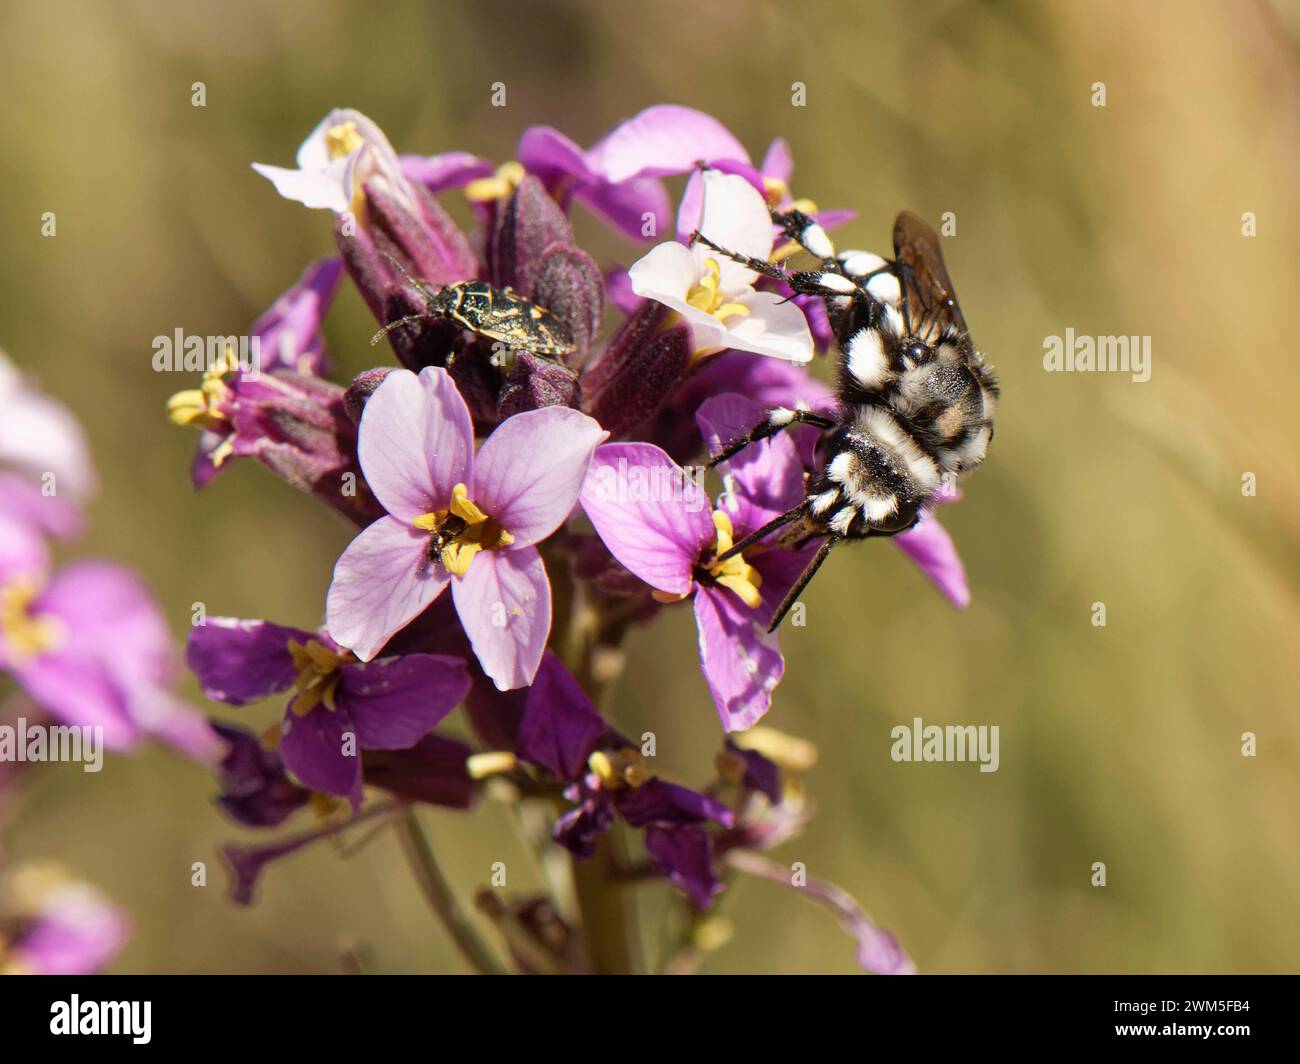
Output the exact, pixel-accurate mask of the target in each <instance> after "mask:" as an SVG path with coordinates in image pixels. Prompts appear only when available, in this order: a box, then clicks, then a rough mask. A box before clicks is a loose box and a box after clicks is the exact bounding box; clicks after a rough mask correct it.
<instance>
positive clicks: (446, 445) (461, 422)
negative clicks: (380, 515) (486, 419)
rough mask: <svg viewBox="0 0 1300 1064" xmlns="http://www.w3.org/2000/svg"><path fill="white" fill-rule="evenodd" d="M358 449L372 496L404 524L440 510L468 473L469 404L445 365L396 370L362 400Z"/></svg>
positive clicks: (471, 446) (471, 452) (470, 457)
mask: <svg viewBox="0 0 1300 1064" xmlns="http://www.w3.org/2000/svg"><path fill="white" fill-rule="evenodd" d="M357 454H358V457H359V458H360V460H361V469H362V471H363V472H364V473H365V475H366V483H367V484H369V485H370V489H371V491H373V492H374V493H375V497H376V498H377V499H378V500H379V501H380V503H382V504H383V507H384V509H385V510H387V511H388V512H389V513H390V514H392V515H393V516H394V517H398V518H401V519H402V520H403V521H406V522H408V523H409V522H410V521H412V520H414V519H415V518H416V517H419V516H420V515H421V514H426V513H431V512H432V511H434V510H445V509H446V508H447V505H448V503H449V502H450V501H451V489H452V488H453V487H454V486H455V485H457V484H468V483H469V482H470V479H471V477H472V475H473V471H474V428H473V425H472V424H471V423H470V417H469V409H468V408H467V407H466V406H465V400H464V399H462V398H461V396H460V392H458V391H457V390H456V385H455V382H453V381H452V379H451V376H450V375H449V374H448V373H447V371H446V370H445V369H442V368H441V367H439V366H429V367H428V368H427V369H424V370H422V371H421V373H420V375H419V377H416V375H415V374H414V373H412V372H410V370H401V369H399V370H394V371H393V372H392V373H390V374H388V376H387V377H385V378H384V382H383V383H382V384H381V385H380V386H379V387H378V388H376V389H375V392H374V394H373V395H371V396H370V398H369V399H368V400H367V402H366V406H365V411H364V412H363V413H362V415H361V433H360V441H359V443H358V445H357Z"/></svg>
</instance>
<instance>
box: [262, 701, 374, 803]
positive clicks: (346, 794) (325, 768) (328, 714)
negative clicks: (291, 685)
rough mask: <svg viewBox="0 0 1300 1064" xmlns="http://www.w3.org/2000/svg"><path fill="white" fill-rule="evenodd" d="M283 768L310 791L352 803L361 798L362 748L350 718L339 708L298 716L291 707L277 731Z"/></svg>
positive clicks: (322, 707) (314, 711)
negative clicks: (323, 793)
mask: <svg viewBox="0 0 1300 1064" xmlns="http://www.w3.org/2000/svg"><path fill="white" fill-rule="evenodd" d="M280 757H281V759H282V760H283V761H284V765H285V768H287V769H288V770H289V771H290V772H292V773H293V774H294V775H295V776H297V777H298V779H300V780H302V782H303V784H304V785H306V786H307V787H310V788H311V789H312V790H313V791H323V792H325V793H326V794H337V795H339V796H340V797H343V798H350V799H352V800H353V808H355V807H356V806H357V805H358V804H359V800H360V797H361V745H360V741H359V739H358V736H357V733H356V728H355V725H354V724H353V721H352V718H351V717H350V716H349V715H348V714H347V713H346V712H345V711H343V710H342V709H334V710H330V709H327V708H325V706H324V705H318V706H316V707H315V708H314V709H313V710H311V712H309V713H305V714H303V715H302V716H301V717H300V716H298V714H296V713H295V712H294V711H293V704H292V703H290V706H289V708H288V709H287V710H286V711H285V714H284V722H283V724H282V725H281V728H280Z"/></svg>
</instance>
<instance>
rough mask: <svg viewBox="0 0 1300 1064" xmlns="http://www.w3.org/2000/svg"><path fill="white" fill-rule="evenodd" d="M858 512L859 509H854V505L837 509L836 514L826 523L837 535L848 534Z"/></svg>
mask: <svg viewBox="0 0 1300 1064" xmlns="http://www.w3.org/2000/svg"><path fill="white" fill-rule="evenodd" d="M857 513H858V512H857V510H855V509H853V507H852V506H846V507H844V509H842V510H838V511H836V514H835V516H834V517H832V518H831V519H830V520H829V521H828V522H826V524H827V526H828V527H829V528H830V530H831V531H832V532H834V533H835V534H836V535H837V536H847V535H848V534H849V526H850V525H851V524H853V518H855V517H856V516H857Z"/></svg>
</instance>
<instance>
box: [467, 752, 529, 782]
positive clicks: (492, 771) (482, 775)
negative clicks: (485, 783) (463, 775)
mask: <svg viewBox="0 0 1300 1064" xmlns="http://www.w3.org/2000/svg"><path fill="white" fill-rule="evenodd" d="M518 764H519V761H518V760H517V759H516V758H515V755H514V754H512V753H510V751H509V750H493V751H491V752H490V753H486V754H471V755H470V756H469V757H468V758H466V760H465V771H466V772H467V773H468V774H469V777H470V779H475V780H483V779H487V778H488V777H489V776H499V775H501V773H503V772H511V771H513V770H514V768H515V766H516V765H518Z"/></svg>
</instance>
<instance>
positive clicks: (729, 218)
mask: <svg viewBox="0 0 1300 1064" xmlns="http://www.w3.org/2000/svg"><path fill="white" fill-rule="evenodd" d="M699 231H700V233H701V234H702V235H704V236H706V237H708V238H709V240H711V241H713V243H715V244H717V245H718V246H719V247H724V248H726V249H727V250H728V251H734V252H737V253H738V254H741V255H746V256H748V257H750V258H754V259H761V260H764V261H766V260H767V259H768V258H769V256H770V255H771V254H772V234H773V228H772V219H771V216H770V215H769V214H768V209H767V204H766V203H765V202H764V200H763V197H762V196H761V195H760V194H759V193H758V191H757V190H756V189H755V188H754V186H753V185H751V184H750V183H749V182H748V181H746V180H745V179H744V178H743V177H741V176H739V175H738V174H723V173H720V172H718V171H716V170H709V171H706V172H705V174H704V208H703V212H702V215H701V219H700V230H699ZM628 276H629V277H630V278H631V280H632V290H633V291H634V292H636V294H637V295H639V296H644V297H646V298H647V299H653V300H655V301H657V302H659V303H663V304H664V305H665V306H667V307H671V308H672V309H673V310H675V311H677V312H678V313H679V314H680V315H681V316H682V317H683V318H684V319H685V320H686V322H687V324H688V325H690V327H691V330H692V332H693V333H694V335H695V346H696V348H697V350H706V351H707V350H716V349H720V348H727V347H729V348H734V349H736V350H739V351H754V352H756V353H757V354H760V355H770V356H771V357H773V358H780V359H784V360H786V361H788V362H809V361H811V359H812V355H813V340H812V335H811V334H810V333H809V331H808V322H807V320H806V319H805V318H804V315H803V311H801V310H800V309H799V307H798V306H797V305H795V304H794V303H788V302H786V301H785V300H784V298H783V297H782V296H780V295H777V294H776V293H774V292H760V291H757V290H756V289H755V288H754V282H755V281H756V280H757V279H758V274H757V273H756V272H755V271H754V270H751V269H749V268H748V267H745V266H742V265H741V264H740V263H738V262H734V261H733V260H731V259H729V258H727V257H726V256H725V255H721V254H719V253H718V252H716V251H714V250H713V249H711V248H709V247H706V246H705V245H704V244H701V243H697V244H696V245H695V246H694V247H690V248H688V247H686V246H685V245H683V244H678V243H668V244H660V245H659V246H658V247H655V248H652V249H651V250H650V252H649V254H647V255H646V256H645V257H644V258H642V259H640V260H638V261H637V262H635V263H633V265H632V267H631V268H630V269H629V270H628Z"/></svg>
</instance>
